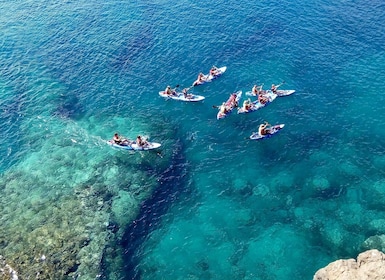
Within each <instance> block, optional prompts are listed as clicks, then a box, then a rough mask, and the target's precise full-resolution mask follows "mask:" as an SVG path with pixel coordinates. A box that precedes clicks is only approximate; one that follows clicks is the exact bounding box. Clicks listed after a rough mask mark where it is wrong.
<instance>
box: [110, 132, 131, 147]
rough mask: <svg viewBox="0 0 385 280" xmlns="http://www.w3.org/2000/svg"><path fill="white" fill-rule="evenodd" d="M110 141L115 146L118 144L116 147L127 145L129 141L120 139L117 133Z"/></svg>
mask: <svg viewBox="0 0 385 280" xmlns="http://www.w3.org/2000/svg"><path fill="white" fill-rule="evenodd" d="M112 141H114V143H115V144H118V145H121V146H127V145H129V141H128V140H127V139H126V138H122V137H120V136H119V134H118V133H115V134H114V137H113V138H112Z"/></svg>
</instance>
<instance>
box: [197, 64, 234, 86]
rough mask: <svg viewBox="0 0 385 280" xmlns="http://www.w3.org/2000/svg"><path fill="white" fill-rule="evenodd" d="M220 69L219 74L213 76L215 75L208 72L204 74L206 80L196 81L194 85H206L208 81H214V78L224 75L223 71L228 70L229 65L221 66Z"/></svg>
mask: <svg viewBox="0 0 385 280" xmlns="http://www.w3.org/2000/svg"><path fill="white" fill-rule="evenodd" d="M218 70H219V74H218V75H215V76H213V75H210V74H206V75H204V80H203V81H201V82H197V81H195V82H194V84H193V85H194V86H200V85H204V84H206V83H210V82H212V81H213V80H215V79H217V78H219V77H220V76H222V75H223V73H225V72H226V70H227V66H223V67H220V68H218Z"/></svg>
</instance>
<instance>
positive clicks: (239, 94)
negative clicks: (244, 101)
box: [217, 90, 242, 120]
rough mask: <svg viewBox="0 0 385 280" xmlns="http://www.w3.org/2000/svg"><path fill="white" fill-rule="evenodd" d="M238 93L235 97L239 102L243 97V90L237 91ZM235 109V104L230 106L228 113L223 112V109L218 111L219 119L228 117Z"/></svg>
mask: <svg viewBox="0 0 385 280" xmlns="http://www.w3.org/2000/svg"><path fill="white" fill-rule="evenodd" d="M235 93H236V94H237V97H236V98H235V101H236V102H237V103H238V102H239V100H240V99H241V97H242V91H241V90H240V91H237V92H235ZM234 109H235V106H233V107H230V108H228V111H227V112H226V113H221V111H219V112H218V114H217V120H220V119H224V118H226V117H227V116H228V115H229V114H231V112H232V111H233V110H234Z"/></svg>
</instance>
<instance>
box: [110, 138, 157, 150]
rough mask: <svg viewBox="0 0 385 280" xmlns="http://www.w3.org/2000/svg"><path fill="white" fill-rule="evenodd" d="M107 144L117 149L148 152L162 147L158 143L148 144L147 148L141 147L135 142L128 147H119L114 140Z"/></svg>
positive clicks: (131, 142) (128, 144)
mask: <svg viewBox="0 0 385 280" xmlns="http://www.w3.org/2000/svg"><path fill="white" fill-rule="evenodd" d="M107 144H108V145H110V146H112V147H114V148H117V149H122V150H131V151H148V150H153V149H156V148H159V147H160V146H161V144H160V143H156V142H148V144H147V145H145V146H139V145H138V144H136V143H135V142H133V141H130V142H128V143H127V144H126V145H119V144H116V143H114V142H113V141H112V140H109V141H107Z"/></svg>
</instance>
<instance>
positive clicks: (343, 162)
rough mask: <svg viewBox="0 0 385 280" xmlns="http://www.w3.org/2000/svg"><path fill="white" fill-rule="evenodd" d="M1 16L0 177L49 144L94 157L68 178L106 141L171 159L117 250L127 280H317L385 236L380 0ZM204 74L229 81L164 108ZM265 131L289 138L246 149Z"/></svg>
mask: <svg viewBox="0 0 385 280" xmlns="http://www.w3.org/2000/svg"><path fill="white" fill-rule="evenodd" d="M0 7H1V10H2V13H1V15H0V25H1V26H2V28H1V31H0V35H1V36H0V96H1V99H0V100H1V101H0V105H1V115H0V118H1V130H0V131H1V138H0V142H1V146H2V147H4V148H3V149H1V150H0V158H1V161H0V170H1V172H2V173H6V172H7V171H8V170H9V169H10V168H12V167H13V168H15V167H16V168H17V166H18V165H22V166H24V165H26V163H25V160H26V159H28V164H31V165H33V164H34V162H33V160H32V159H31V155H32V153H34V152H36V151H40V152H39V153H41V154H46V153H47V151H45V150H44V143H45V141H46V140H47V138H49V137H52V136H57V135H60V138H63V139H64V140H72V141H73V142H74V143H80V144H81V145H84V146H85V147H86V148H87V151H88V152H87V153H84V154H83V155H79V154H77V157H76V161H78V162H88V161H92V160H94V158H96V157H98V154H99V153H101V152H107V151H108V147H105V148H104V147H102V146H103V144H102V141H101V139H108V138H110V137H111V135H112V133H113V132H115V131H119V132H121V133H122V134H125V135H127V136H130V137H135V135H137V134H140V133H144V134H146V135H149V136H150V137H151V139H153V140H154V141H156V142H161V143H162V144H163V147H164V148H163V150H162V152H163V153H165V154H166V155H172V154H174V156H171V157H170V158H172V160H173V161H174V162H170V166H171V167H170V168H171V171H169V172H166V173H165V174H159V175H158V176H159V178H160V180H162V182H164V184H163V185H162V186H163V187H167V188H168V189H167V191H162V190H157V191H156V192H155V194H154V196H153V197H152V198H151V199H149V200H148V201H147V202H146V203H145V204H144V205H143V207H142V209H141V213H140V215H139V217H138V219H137V221H136V224H132V225H131V226H129V228H128V229H127V232H126V234H125V240H124V241H123V242H122V243H120V244H116V247H121V246H123V247H124V248H123V252H126V254H125V255H124V260H125V265H124V266H123V267H121V268H119V271H116V273H118V274H120V275H124V276H122V278H125V279H132V278H136V279H220V278H221V279H311V278H312V276H313V274H314V273H315V272H316V271H317V270H318V269H319V268H321V267H323V266H325V265H326V264H327V263H329V262H331V261H334V260H336V259H338V258H352V257H356V255H357V254H358V253H359V252H361V251H362V250H363V249H362V247H361V245H362V243H363V242H364V241H365V240H366V239H367V238H369V237H370V236H372V235H375V234H383V233H384V230H385V228H384V227H383V226H381V222H378V221H381V220H382V217H383V211H384V209H385V207H384V205H385V204H384V203H385V198H384V193H383V190H384V188H383V185H384V172H383V170H384V167H385V156H384V154H383V150H384V147H385V140H384V139H385V122H384V121H383V116H384V114H385V107H384V106H382V104H383V102H384V101H385V97H384V94H383V93H384V92H385V86H384V78H385V49H384V46H385V19H384V18H383V15H384V14H385V4H384V3H382V1H376V0H375V1H373V0H372V1H341V2H338V3H336V2H333V1H327V2H325V1H315V0H313V1H306V3H305V2H304V1H245V2H243V3H240V2H239V1H233V0H230V1H216V2H215V3H208V2H207V1H188V0H183V1H179V2H178V3H175V1H145V2H142V1H139V2H138V3H130V2H129V1H104V2H103V3H101V2H98V1H64V2H63V1H61V2H57V3H56V2H51V3H49V4H47V3H46V2H45V1H16V2H15V1H13V2H4V1H2V2H0ZM212 65H217V66H224V65H226V66H227V71H226V73H225V74H224V75H223V76H222V77H220V78H218V79H217V80H216V81H214V82H212V83H210V84H206V85H202V86H200V87H196V88H194V89H193V93H196V94H200V95H204V96H205V97H206V99H205V101H204V102H202V103H197V104H193V103H178V102H176V101H175V102H174V101H172V100H168V101H165V100H163V99H162V98H161V97H159V96H158V91H160V90H163V89H164V88H165V87H166V85H172V86H174V85H177V84H178V85H180V87H181V88H182V87H188V86H190V85H191V84H192V82H193V81H194V80H195V78H196V76H197V74H198V73H199V72H207V71H208V70H209V68H210V67H211V66H212ZM282 81H285V83H284V85H282V88H283V89H295V90H296V92H295V93H294V94H293V95H292V96H288V97H280V98H277V99H276V100H275V101H274V102H273V103H271V104H270V105H269V106H267V107H266V108H263V109H261V110H259V111H257V112H254V113H251V114H246V115H237V114H236V112H234V113H233V114H232V115H230V116H228V117H227V118H226V119H223V120H219V121H218V120H216V113H217V110H216V109H214V108H213V105H219V104H221V103H222V102H223V101H225V100H226V99H227V98H228V95H229V94H230V93H231V92H233V91H236V90H243V91H244V92H246V91H248V90H250V89H251V87H252V86H253V85H254V84H255V83H258V84H261V83H264V87H265V88H268V87H269V86H270V85H271V84H272V83H276V84H277V83H280V82H282ZM242 100H243V99H242ZM264 120H267V121H269V122H270V123H273V124H275V123H284V124H285V125H286V126H285V128H284V129H283V130H282V131H281V132H280V133H279V134H277V135H276V136H274V137H272V138H270V139H268V140H263V141H258V142H256V141H254V142H253V141H249V140H247V139H246V138H247V137H248V136H249V135H250V134H251V133H252V132H253V131H255V130H256V129H257V127H258V125H259V123H261V122H263V121H264ZM159 121H160V122H162V123H161V124H159V123H158V122H159ZM64 124H65V127H63V125H64ZM149 127H151V129H152V130H151V131H149ZM164 127H167V128H168V129H166V130H165V129H164ZM170 130H172V131H173V134H172V135H173V138H174V139H169V137H170V133H169V132H170ZM114 155H115V154H113V153H112V156H114ZM63 156H64V155H63ZM142 156H144V157H146V154H144V155H142ZM119 157H122V155H121V154H119ZM32 158H34V157H32ZM38 160H39V156H36V161H38ZM172 164H175V166H173V165H172ZM74 168H75V167H74ZM66 175H68V174H67V173H66V174H61V175H60V176H61V178H60V180H63V181H66V180H70V179H68V178H67V177H66ZM95 176H97V175H96V174H95Z"/></svg>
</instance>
